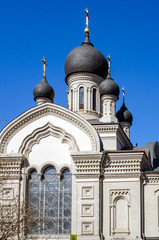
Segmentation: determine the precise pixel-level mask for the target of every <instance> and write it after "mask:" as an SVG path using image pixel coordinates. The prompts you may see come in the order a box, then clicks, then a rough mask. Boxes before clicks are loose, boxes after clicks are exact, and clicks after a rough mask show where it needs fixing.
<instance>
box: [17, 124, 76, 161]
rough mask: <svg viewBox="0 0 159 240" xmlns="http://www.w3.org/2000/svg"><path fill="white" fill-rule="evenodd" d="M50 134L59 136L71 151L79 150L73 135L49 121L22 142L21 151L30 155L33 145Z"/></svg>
mask: <svg viewBox="0 0 159 240" xmlns="http://www.w3.org/2000/svg"><path fill="white" fill-rule="evenodd" d="M48 136H53V137H56V138H59V139H60V140H61V143H66V144H67V145H68V147H69V150H70V151H79V148H78V145H77V143H76V140H75V138H74V137H73V136H71V135H70V134H69V133H67V132H66V131H65V130H64V129H62V128H59V127H56V126H54V125H53V124H52V123H50V122H48V123H47V124H46V125H44V126H42V127H40V128H37V129H35V130H34V131H33V132H32V133H31V134H29V135H28V136H27V137H26V138H25V139H24V140H23V142H22V144H21V146H20V148H19V152H20V153H22V154H24V155H25V156H28V155H29V153H30V152H31V150H32V147H33V145H35V144H38V143H39V142H40V140H41V139H43V138H46V137H48Z"/></svg>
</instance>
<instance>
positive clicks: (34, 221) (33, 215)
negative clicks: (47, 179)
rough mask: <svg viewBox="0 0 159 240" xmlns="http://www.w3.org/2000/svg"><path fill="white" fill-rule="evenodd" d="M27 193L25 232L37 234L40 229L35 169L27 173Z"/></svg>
mask: <svg viewBox="0 0 159 240" xmlns="http://www.w3.org/2000/svg"><path fill="white" fill-rule="evenodd" d="M29 178H30V179H29V194H28V206H27V209H26V213H25V217H26V222H25V225H26V232H27V233H29V234H39V233H40V230H41V227H40V225H41V223H40V211H39V209H40V202H39V199H40V188H39V185H40V180H39V176H38V173H37V171H36V170H33V171H32V172H31V173H30V175H29Z"/></svg>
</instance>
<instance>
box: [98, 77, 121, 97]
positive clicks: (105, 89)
mask: <svg viewBox="0 0 159 240" xmlns="http://www.w3.org/2000/svg"><path fill="white" fill-rule="evenodd" d="M99 93H100V95H101V96H102V95H106V94H111V95H115V96H116V97H117V98H118V97H119V86H118V85H117V84H116V82H114V80H113V79H112V78H111V76H110V73H108V76H107V78H106V79H105V80H104V81H103V82H101V83H100V85H99Z"/></svg>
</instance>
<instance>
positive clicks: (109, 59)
mask: <svg viewBox="0 0 159 240" xmlns="http://www.w3.org/2000/svg"><path fill="white" fill-rule="evenodd" d="M107 58H108V61H109V64H108V74H109V73H110V64H111V63H112V61H111V58H110V54H109V55H108V56H107Z"/></svg>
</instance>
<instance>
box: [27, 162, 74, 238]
mask: <svg viewBox="0 0 159 240" xmlns="http://www.w3.org/2000/svg"><path fill="white" fill-rule="evenodd" d="M71 191H72V179H71V174H70V171H69V169H65V170H64V171H63V173H62V176H61V178H59V177H58V175H57V172H56V169H55V168H54V167H51V166H50V167H47V168H46V169H45V171H44V173H43V178H42V180H39V177H38V174H37V172H36V171H32V173H31V178H30V180H29V204H30V205H32V206H34V207H35V209H36V212H37V218H39V219H41V220H40V221H41V226H40V229H39V230H38V231H37V232H35V234H37V233H38V234H70V233H71V202H72V201H71V194H72V192H71ZM34 230H35V227H33V228H32V231H31V232H32V233H33V231H34Z"/></svg>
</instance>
